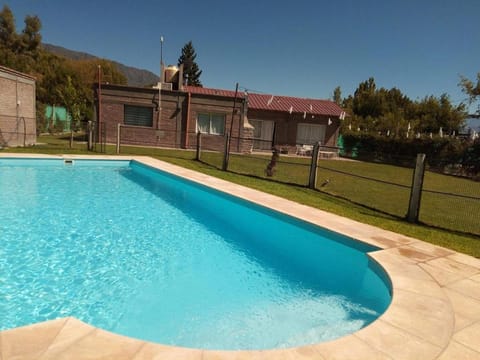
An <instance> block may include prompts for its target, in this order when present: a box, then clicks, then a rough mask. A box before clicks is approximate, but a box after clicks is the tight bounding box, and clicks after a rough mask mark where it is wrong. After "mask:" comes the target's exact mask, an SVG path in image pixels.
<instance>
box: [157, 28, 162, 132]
mask: <svg viewBox="0 0 480 360" xmlns="http://www.w3.org/2000/svg"><path fill="white" fill-rule="evenodd" d="M162 83H163V36H160V77H159V83H158V123H157V129H159V128H160V122H161V121H162Z"/></svg>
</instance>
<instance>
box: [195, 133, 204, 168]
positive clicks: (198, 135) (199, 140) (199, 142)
mask: <svg viewBox="0 0 480 360" xmlns="http://www.w3.org/2000/svg"><path fill="white" fill-rule="evenodd" d="M201 151H202V133H201V132H200V131H199V132H198V133H197V154H196V155H195V160H197V161H200V157H201Z"/></svg>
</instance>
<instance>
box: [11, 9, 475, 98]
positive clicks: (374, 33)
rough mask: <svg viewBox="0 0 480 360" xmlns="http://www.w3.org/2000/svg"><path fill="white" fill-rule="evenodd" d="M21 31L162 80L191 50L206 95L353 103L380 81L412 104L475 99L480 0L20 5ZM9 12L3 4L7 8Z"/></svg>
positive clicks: (17, 11)
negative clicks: (35, 31) (36, 21)
mask: <svg viewBox="0 0 480 360" xmlns="http://www.w3.org/2000/svg"><path fill="white" fill-rule="evenodd" d="M3 4H7V5H8V6H10V8H11V9H12V11H13V13H14V15H15V17H16V20H17V30H18V31H20V30H21V29H23V19H24V17H25V15H27V14H32V15H38V16H39V17H40V19H41V20H42V24H43V29H42V36H43V41H44V42H48V43H52V44H55V45H60V46H64V47H67V48H70V49H73V50H79V51H85V52H88V53H92V54H94V55H97V56H100V57H105V58H109V59H112V60H116V61H119V62H122V63H124V64H126V65H130V66H135V67H139V68H144V69H148V70H150V71H153V72H155V73H158V68H159V57H160V36H161V35H162V36H163V37H164V39H165V41H164V45H163V58H164V62H165V63H166V64H176V62H177V59H178V57H179V55H180V50H181V48H182V46H183V45H184V44H185V43H186V42H188V41H189V40H192V41H193V44H194V47H195V49H196V51H197V54H198V57H197V63H198V64H199V66H200V68H201V69H202V70H203V74H202V77H201V81H202V82H203V84H204V86H206V87H215V88H224V89H234V88H235V83H237V82H238V83H239V84H240V86H241V88H247V89H251V90H256V91H258V92H265V93H271V94H278V95H291V96H300V97H312V98H329V97H331V96H332V93H333V89H334V88H335V87H336V86H340V87H341V89H342V94H343V95H344V96H346V95H348V94H352V93H353V92H354V91H355V89H356V87H357V86H358V84H359V83H360V82H361V81H364V80H366V79H368V78H369V77H372V76H373V77H374V78H375V80H376V83H377V86H379V87H386V88H391V87H397V88H399V89H400V90H401V91H402V92H403V93H405V94H406V95H408V96H409V97H410V98H411V99H413V100H415V99H417V98H423V97H424V96H427V95H435V96H439V95H441V94H442V93H447V94H449V95H450V97H451V100H452V101H453V102H454V103H459V102H460V101H462V100H464V99H465V96H464V95H463V94H462V93H461V91H460V88H459V87H458V86H457V84H458V82H459V76H460V75H465V76H467V77H469V78H470V79H474V78H475V76H476V74H477V72H480V30H479V29H478V14H480V1H479V0H448V1H447V0H401V1H400V0H397V1H393V0H383V1H381V0H362V1H355V0H337V1H328V2H327V1H322V0H317V1H314V0H313V1H309V0H296V1H284V0H256V1H253V0H242V1H228V0H224V1H221V0H176V1H168V2H167V1H162V0H143V1H142V0H137V1H135V0H115V1H113V0H103V1H101V0H96V1H93V0H83V1H78V0H61V1H60V0H12V1H4V2H3ZM3 4H2V5H3Z"/></svg>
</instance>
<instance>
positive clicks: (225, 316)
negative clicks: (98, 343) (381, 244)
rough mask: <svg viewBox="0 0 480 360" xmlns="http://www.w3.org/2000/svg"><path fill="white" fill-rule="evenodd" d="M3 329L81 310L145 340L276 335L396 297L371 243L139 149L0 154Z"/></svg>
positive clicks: (328, 326)
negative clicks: (105, 155)
mask: <svg viewBox="0 0 480 360" xmlns="http://www.w3.org/2000/svg"><path fill="white" fill-rule="evenodd" d="M0 214H1V217H0V229H1V232H0V240H1V241H0V330H2V329H8V328H13V327H17V326H21V325H26V324H31V323H34V322H39V321H44V320H50V319H55V318H58V317H65V316H74V317H77V318H79V319H81V320H83V321H85V322H87V323H90V324H92V325H94V326H97V327H100V328H103V329H106V330H110V331H114V332H116V333H120V334H124V335H128V336H132V337H136V338H141V339H144V340H149V341H154V342H159V343H164V344H172V345H178V346H186V347H194V348H203V349H230V350H233V349H267V348H282V347H292V346H299V345H304V344H311V343H317V342H322V341H326V340H330V339H334V338H337V337H340V336H343V335H345V334H349V333H352V332H355V331H356V330H358V329H360V328H362V327H364V326H366V325H367V324H369V323H370V322H372V321H373V320H375V319H376V318H377V317H378V316H379V315H380V314H381V313H383V312H384V311H385V309H386V308H387V307H388V305H389V303H390V300H391V295H390V285H389V281H388V278H387V277H386V276H385V274H384V272H383V271H382V269H380V268H379V267H378V266H376V264H374V263H372V262H371V261H369V259H368V257H367V256H366V255H365V253H366V252H368V251H372V250H375V248H373V247H371V246H368V245H365V244H362V243H359V242H355V241H352V240H350V239H347V238H345V237H343V236H340V235H338V234H335V233H333V232H329V231H326V230H324V229H320V228H318V227H315V226H312V225H309V224H307V223H304V222H302V221H299V220H296V219H293V218H291V217H288V216H285V215H281V214H278V213H275V212H272V211H270V210H267V209H265V208H262V207H260V206H257V205H253V204H250V203H248V202H246V201H243V200H239V199H235V198H233V197H231V196H229V195H225V194H222V193H219V192H217V191H215V190H212V189H209V188H207V187H204V186H201V185H196V184H193V183H191V182H189V181H187V180H183V179H180V178H177V177H175V176H173V175H169V174H167V173H164V172H161V171H157V170H153V169H151V168H149V167H147V166H144V165H142V164H140V163H137V162H131V163H130V162H127V161H95V160H75V161H74V163H73V165H65V164H64V162H63V161H62V160H50V159H48V160H18V159H1V158H0Z"/></svg>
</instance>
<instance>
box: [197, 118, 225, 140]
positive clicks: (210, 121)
mask: <svg viewBox="0 0 480 360" xmlns="http://www.w3.org/2000/svg"><path fill="white" fill-rule="evenodd" d="M198 131H200V132H201V133H202V134H212V135H223V134H224V133H225V115H224V114H198V117H197V132H198Z"/></svg>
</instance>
